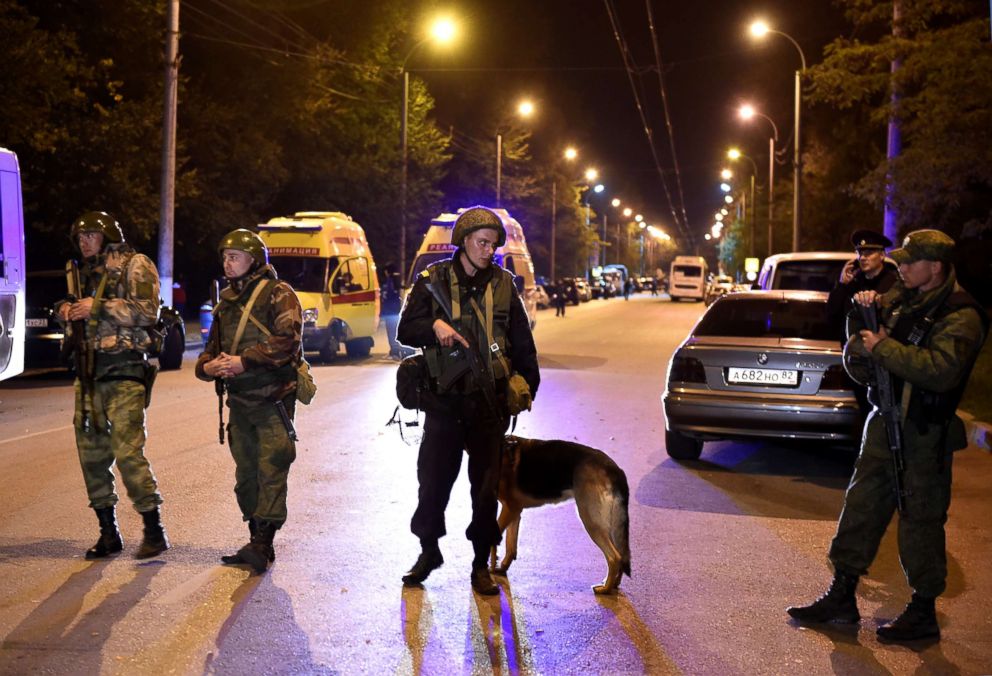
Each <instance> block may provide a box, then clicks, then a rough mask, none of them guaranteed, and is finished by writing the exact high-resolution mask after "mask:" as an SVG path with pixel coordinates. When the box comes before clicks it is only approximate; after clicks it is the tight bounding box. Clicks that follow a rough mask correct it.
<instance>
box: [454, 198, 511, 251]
mask: <svg viewBox="0 0 992 676" xmlns="http://www.w3.org/2000/svg"><path fill="white" fill-rule="evenodd" d="M487 228H488V229H490V230H495V231H496V232H498V233H499V240H498V241H497V242H496V247H497V248H499V247H501V246H503V245H504V244H506V228H504V227H503V221H502V219H501V218H500V217H499V216H498V215H497V214H496V212H495V211H493V210H492V209H489V208H488V207H484V206H474V207H469V208H468V209H466V210H465V211H463V212H462V213H461V215H460V216H459V217H458V219H457V220H456V221H455V229H454V230H453V231H452V232H451V243H452V244H454V245H455V246H459V247H460V246H463V245H464V244H465V238H466V237H468V236H469V235H470V234H472V233H473V232H475V231H476V230H484V229H487Z"/></svg>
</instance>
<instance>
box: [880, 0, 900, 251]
mask: <svg viewBox="0 0 992 676" xmlns="http://www.w3.org/2000/svg"><path fill="white" fill-rule="evenodd" d="M902 35H903V29H902V6H901V0H893V1H892V37H894V38H896V39H897V40H898V39H899V38H900V37H902ZM901 66H902V59H900V58H898V57H896V58H895V59H893V60H892V67H891V76H890V78H889V96H890V99H889V101H890V104H891V106H892V107H891V112H890V113H889V133H888V144H887V145H888V148H887V150H886V153H885V157H886V160H887V162H888V168H887V169H886V176H885V216H884V221H883V224H882V233H883V234H884V235H885V236H886V237H888V238H889V239H890V240H892V241H893V242H898V241H899V218H898V214H897V213H896V211H895V209H894V208H893V206H892V198H893V196H894V193H895V190H896V186H895V178H894V177H893V175H892V163H893V161H895V159H896V158H897V157H899V154H900V153H901V152H902V129H901V128H900V126H899V99H900V96H899V90H898V88H897V87H896V72H897V71H898V70H899V68H900V67H901Z"/></svg>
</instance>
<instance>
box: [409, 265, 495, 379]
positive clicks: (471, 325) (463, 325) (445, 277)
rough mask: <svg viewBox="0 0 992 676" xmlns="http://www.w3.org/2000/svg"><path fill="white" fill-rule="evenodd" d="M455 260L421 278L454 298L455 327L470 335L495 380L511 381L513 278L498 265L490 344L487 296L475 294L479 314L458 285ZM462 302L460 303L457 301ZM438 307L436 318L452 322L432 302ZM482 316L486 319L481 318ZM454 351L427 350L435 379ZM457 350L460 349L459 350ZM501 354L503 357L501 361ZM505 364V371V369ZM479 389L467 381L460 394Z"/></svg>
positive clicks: (493, 276)
mask: <svg viewBox="0 0 992 676" xmlns="http://www.w3.org/2000/svg"><path fill="white" fill-rule="evenodd" d="M456 264H457V263H456V262H455V260H454V259H451V260H446V261H440V262H438V263H435V264H433V265H431V266H429V267H428V268H427V269H426V270H424V272H422V273H421V275H424V276H426V277H427V278H428V279H429V280H430V283H431V284H432V285H434V286H435V287H436V288H440V289H443V290H444V291H445V292H446V295H448V297H449V298H451V299H452V314H453V315H454V318H453V328H454V329H455V330H456V331H458V332H459V333H461V334H462V335H466V337H468V339H469V341H470V342H471V343H472V344H473V346H475V347H477V348H478V350H479V352H480V354H481V356H482V360H483V362H484V363H485V364H486V367H487V370H488V371H489V373H491V374H492V378H493V380H494V381H500V380H505V379H506V378H509V376H510V372H511V371H512V367H511V365H510V357H509V355H508V354H507V352H506V347H507V333H508V329H509V325H510V303H511V302H512V300H513V277H512V275H511V274H510V273H509V272H507V271H506V270H504V269H503V268H501V267H498V266H495V267H494V268H493V271H492V276H491V277H490V280H489V283H488V285H489V287H490V288H491V289H492V315H493V319H492V322H493V325H492V340H491V341H490V339H489V337H488V335H487V333H486V325H485V317H486V294H485V293H478V294H473V295H472V296H471V298H474V299H475V303H476V304H477V305H478V310H479V312H476V309H475V308H474V307H473V304H472V302H471V299H470V297H469V295H468V293H466V292H465V291H464V289H462V288H461V285H460V284H459V283H458V275H457V274H456V273H455V272H454V271H453V270H452V269H451V266H452V265H456ZM455 299H458V301H459V302H457V303H456V302H455ZM431 304H432V306H433V308H434V315H435V316H436V317H438V318H440V319H444V320H445V321H448V318H447V316H446V315H445V314H444V310H442V309H441V307H440V306H439V305H438V303H437V301H436V300H435V299H432V300H431ZM479 313H481V314H482V316H481V317H480V316H479ZM451 349H452V348H444V347H441V346H440V345H436V346H432V347H429V348H424V356H425V357H426V358H427V367H428V370H429V371H430V374H431V377H432V378H434V379H438V378H441V377H442V376H443V371H444V369H445V365H446V364H449V363H450V360H447V359H444V358H443V357H444V351H445V350H449V351H450V350H451ZM456 349H457V348H456ZM497 355H502V357H503V359H502V360H500V359H499V357H498V356H497ZM504 365H505V368H504ZM477 389H478V386H477V385H476V384H475V383H474V379H472V378H463V379H462V380H461V381H460V382H459V384H458V391H460V392H463V393H467V392H472V391H475V390H477Z"/></svg>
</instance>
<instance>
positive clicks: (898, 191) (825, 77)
mask: <svg viewBox="0 0 992 676" xmlns="http://www.w3.org/2000/svg"><path fill="white" fill-rule="evenodd" d="M840 4H841V5H843V6H844V7H845V9H846V13H847V16H848V18H849V19H850V20H851V21H852V22H853V24H854V25H855V27H856V29H857V31H858V33H859V34H861V35H867V36H872V37H869V38H864V39H861V38H857V39H852V38H838V39H837V40H835V41H834V42H833V43H832V44H831V45H830V46H828V48H827V50H826V52H825V58H824V61H823V63H821V64H819V65H817V66H815V67H814V68H813V69H812V86H811V90H810V93H811V95H812V99H813V101H815V102H819V103H824V104H827V105H829V106H831V107H833V108H835V109H838V110H840V111H842V112H843V111H854V112H855V114H856V115H857V116H859V117H860V118H861V119H862V120H863V121H864V123H865V124H866V126H867V127H868V128H870V129H872V130H874V133H875V138H876V139H881V142H882V143H884V139H885V126H886V124H887V123H888V120H889V118H890V116H894V117H895V119H897V120H898V121H899V125H900V127H901V130H902V139H903V143H902V152H901V153H900V155H899V156H898V157H897V158H895V159H894V160H893V161H892V162H888V161H886V159H885V157H884V153H882V154H878V153H877V148H878V141H876V142H875V143H874V144H873V146H874V147H869V148H866V149H865V155H867V156H869V157H871V159H872V164H871V166H870V167H869V168H868V170H867V171H866V172H865V173H864V174H863V175H861V176H860V177H858V178H857V179H856V180H854V181H853V182H852V184H851V191H850V192H851V194H852V195H855V196H857V197H859V198H861V199H864V200H866V201H867V202H869V203H870V204H871V205H874V206H875V207H876V208H879V207H880V206H881V205H882V204H883V203H884V199H885V195H886V189H887V188H886V186H887V176H891V185H892V205H893V207H894V209H895V211H896V212H897V214H899V219H900V225H901V226H902V227H903V229H912V228H916V227H941V228H944V229H947V230H948V231H950V232H951V233H952V234H956V233H957V232H960V228H961V224H962V223H963V222H964V221H966V220H968V219H969V218H974V217H975V216H979V217H981V218H982V219H983V220H984V217H985V216H986V215H987V214H988V212H989V208H990V206H992V204H990V203H989V201H988V199H984V198H981V197H980V198H979V199H978V200H975V199H973V198H974V197H975V196H980V195H982V194H983V193H984V194H986V195H987V193H988V191H989V187H990V186H992V51H990V50H989V48H988V35H989V24H988V18H987V7H983V6H982V5H981V4H980V3H975V2H966V1H964V0H900V10H901V20H900V22H899V24H898V25H897V26H896V28H897V30H896V31H895V34H894V33H893V30H892V11H893V7H892V3H891V2H869V1H867V0H840ZM875 36H877V37H875ZM893 61H897V62H898V64H899V67H898V68H897V69H896V70H895V72H894V73H890V70H891V63H892V62H893ZM893 88H894V91H895V92H896V93H897V96H896V97H895V98H894V99H893V97H891V93H892V91H893ZM976 212H977V213H976Z"/></svg>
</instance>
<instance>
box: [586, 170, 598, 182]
mask: <svg viewBox="0 0 992 676" xmlns="http://www.w3.org/2000/svg"><path fill="white" fill-rule="evenodd" d="M585 176H586V180H587V181H589V182H590V183H592V182H593V181H595V180H596V179H597V178H599V172H598V171H596V170H595V169H593V168H592V167H589V168H588V169H586V174H585Z"/></svg>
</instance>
